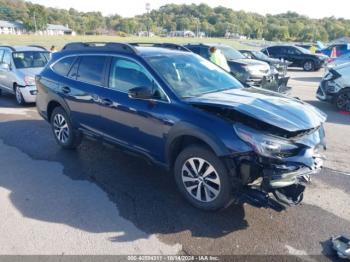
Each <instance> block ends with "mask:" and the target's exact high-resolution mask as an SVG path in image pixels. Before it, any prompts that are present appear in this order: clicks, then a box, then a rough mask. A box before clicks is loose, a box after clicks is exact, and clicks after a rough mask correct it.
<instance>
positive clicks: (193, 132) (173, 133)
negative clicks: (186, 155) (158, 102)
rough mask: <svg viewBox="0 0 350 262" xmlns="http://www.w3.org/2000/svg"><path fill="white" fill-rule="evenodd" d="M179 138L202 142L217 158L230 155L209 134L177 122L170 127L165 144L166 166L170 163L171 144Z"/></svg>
mask: <svg viewBox="0 0 350 262" xmlns="http://www.w3.org/2000/svg"><path fill="white" fill-rule="evenodd" d="M181 136H191V137H195V138H197V139H199V140H202V141H203V142H205V143H206V144H207V145H208V146H209V147H210V148H211V149H212V150H213V151H214V152H215V154H216V155H217V156H225V155H229V154H230V151H229V149H228V148H227V147H226V146H225V145H224V143H223V142H222V141H221V140H220V139H218V138H217V137H215V136H213V135H212V134H211V133H209V132H207V131H205V130H204V129H201V128H199V127H198V126H195V125H192V124H190V123H186V122H179V123H177V124H176V125H175V126H173V127H172V129H171V130H170V132H169V134H168V136H167V140H166V143H165V154H166V156H165V159H166V162H167V163H168V164H169V163H170V161H171V153H172V148H171V146H172V144H173V142H174V141H175V140H176V139H177V138H179V137H181Z"/></svg>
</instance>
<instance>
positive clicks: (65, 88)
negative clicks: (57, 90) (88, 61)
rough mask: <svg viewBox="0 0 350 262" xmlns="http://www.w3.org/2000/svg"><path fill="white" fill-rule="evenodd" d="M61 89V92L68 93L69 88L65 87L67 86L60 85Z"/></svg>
mask: <svg viewBox="0 0 350 262" xmlns="http://www.w3.org/2000/svg"><path fill="white" fill-rule="evenodd" d="M61 90H62V92H63V93H65V94H68V93H70V88H69V87H67V86H64V87H62V88H61Z"/></svg>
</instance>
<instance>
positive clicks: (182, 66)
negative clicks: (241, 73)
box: [146, 53, 242, 98]
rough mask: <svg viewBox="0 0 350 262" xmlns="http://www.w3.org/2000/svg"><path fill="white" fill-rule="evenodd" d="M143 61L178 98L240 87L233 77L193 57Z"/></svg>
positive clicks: (157, 57)
mask: <svg viewBox="0 0 350 262" xmlns="http://www.w3.org/2000/svg"><path fill="white" fill-rule="evenodd" d="M146 60H147V61H148V62H149V63H150V65H151V66H152V67H153V68H154V69H155V70H156V71H157V72H158V73H159V75H160V76H161V77H162V78H163V79H164V80H165V81H166V82H167V83H168V84H169V85H170V87H171V88H172V89H173V90H174V92H175V93H176V94H177V95H178V96H179V97H181V98H188V97H196V96H201V95H203V94H205V93H212V92H219V91H223V90H228V89H233V88H241V87H242V85H241V83H240V82H238V81H237V80H236V79H235V78H234V77H233V76H231V75H230V74H229V73H227V72H226V71H224V70H222V69H221V68H220V67H218V66H216V65H214V64H213V63H211V62H209V61H207V60H206V59H203V58H201V57H200V56H198V55H195V54H188V53H185V54H176V55H174V54H171V55H169V56H168V55H159V56H153V57H147V58H146Z"/></svg>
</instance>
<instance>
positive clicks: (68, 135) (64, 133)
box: [50, 107, 81, 149]
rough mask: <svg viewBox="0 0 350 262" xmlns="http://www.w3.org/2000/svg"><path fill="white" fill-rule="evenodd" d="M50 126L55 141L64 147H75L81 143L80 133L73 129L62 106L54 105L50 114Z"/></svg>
mask: <svg viewBox="0 0 350 262" xmlns="http://www.w3.org/2000/svg"><path fill="white" fill-rule="evenodd" d="M50 122H51V128H52V132H53V135H54V138H55V140H56V143H57V144H58V145H59V146H61V147H62V148H64V149H75V148H76V147H77V146H79V144H80V143H81V134H80V133H79V132H78V131H77V130H75V129H74V128H73V126H72V123H71V121H70V119H69V117H68V115H67V113H66V111H64V109H63V108H62V107H56V108H55V109H54V110H53V112H52V115H51V119H50Z"/></svg>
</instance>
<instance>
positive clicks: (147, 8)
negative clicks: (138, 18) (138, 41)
mask: <svg viewBox="0 0 350 262" xmlns="http://www.w3.org/2000/svg"><path fill="white" fill-rule="evenodd" d="M150 11H151V4H150V3H146V12H147V25H146V27H147V36H148V37H150V20H151V19H150V14H149V13H150Z"/></svg>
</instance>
